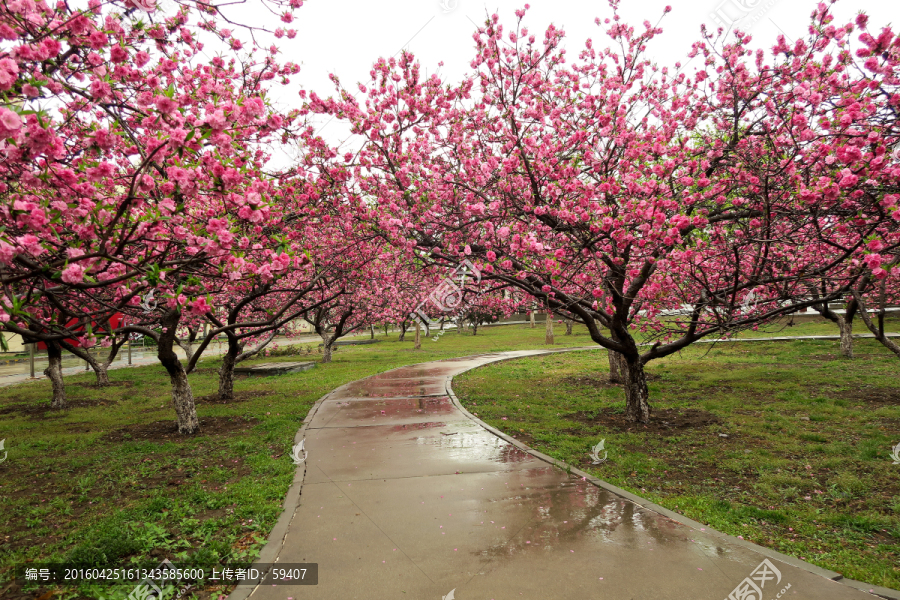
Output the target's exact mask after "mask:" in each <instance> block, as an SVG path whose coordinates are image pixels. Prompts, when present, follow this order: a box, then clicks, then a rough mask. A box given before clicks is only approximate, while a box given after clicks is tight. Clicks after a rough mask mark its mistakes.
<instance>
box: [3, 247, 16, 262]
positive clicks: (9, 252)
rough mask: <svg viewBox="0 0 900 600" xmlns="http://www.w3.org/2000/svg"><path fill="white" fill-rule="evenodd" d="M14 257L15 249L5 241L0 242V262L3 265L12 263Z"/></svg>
mask: <svg viewBox="0 0 900 600" xmlns="http://www.w3.org/2000/svg"><path fill="white" fill-rule="evenodd" d="M15 258H16V249H15V248H13V247H12V246H10V245H9V244H7V243H6V242H0V263H3V264H4V265H9V264H12V261H13V260H14V259H15Z"/></svg>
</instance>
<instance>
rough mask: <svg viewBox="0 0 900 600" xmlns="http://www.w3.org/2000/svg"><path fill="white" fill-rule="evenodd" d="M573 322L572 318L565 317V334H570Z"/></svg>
mask: <svg viewBox="0 0 900 600" xmlns="http://www.w3.org/2000/svg"><path fill="white" fill-rule="evenodd" d="M574 323H575V321H573V320H572V319H566V320H565V324H566V335H572V325H573V324H574Z"/></svg>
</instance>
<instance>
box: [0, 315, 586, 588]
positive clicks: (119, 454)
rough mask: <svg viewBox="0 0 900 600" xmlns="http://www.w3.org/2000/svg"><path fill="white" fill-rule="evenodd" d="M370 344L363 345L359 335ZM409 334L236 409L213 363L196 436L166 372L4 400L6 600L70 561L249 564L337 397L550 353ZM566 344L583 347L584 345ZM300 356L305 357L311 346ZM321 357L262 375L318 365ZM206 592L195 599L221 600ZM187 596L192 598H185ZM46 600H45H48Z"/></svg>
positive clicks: (536, 342) (487, 335) (496, 339)
mask: <svg viewBox="0 0 900 600" xmlns="http://www.w3.org/2000/svg"><path fill="white" fill-rule="evenodd" d="M361 337H362V339H365V338H366V337H368V336H361ZM412 337H413V334H412V333H409V334H407V337H406V340H407V341H405V342H402V343H401V342H397V341H396V340H397V334H396V333H391V334H390V336H389V337H384V336H383V334H382V335H378V334H376V338H378V339H381V340H382V341H381V343H378V344H373V345H366V346H357V347H342V348H340V349H339V350H338V351H337V352H336V353H335V354H334V361H333V362H332V363H331V364H327V365H323V364H319V365H317V366H316V368H315V369H312V370H311V371H306V372H303V373H298V374H294V375H283V376H279V377H267V378H261V377H256V378H250V379H240V378H239V379H237V381H236V383H235V391H236V393H237V398H236V400H237V401H236V402H232V403H228V404H222V403H218V402H217V401H216V399H215V398H214V397H213V395H214V394H215V393H216V391H217V374H216V372H215V370H216V368H217V367H218V361H217V360H206V361H203V362H201V364H200V368H199V370H198V372H195V373H194V374H192V375H191V376H190V380H191V385H192V386H193V390H194V395H195V397H196V398H197V411H198V413H199V416H200V419H201V428H202V431H201V434H200V435H199V436H196V437H192V438H187V439H185V438H179V437H178V436H177V435H173V434H171V433H170V432H168V431H167V430H169V429H171V428H172V423H173V422H174V411H173V409H172V407H171V400H170V386H169V381H168V377H167V376H166V374H165V371H164V370H163V369H162V367H160V366H148V367H136V368H130V369H118V370H113V371H110V378H111V379H112V382H113V386H112V387H108V388H103V389H97V388H95V387H94V386H93V384H94V377H93V375H92V374H85V375H78V376H72V377H67V378H66V384H67V394H68V397H69V401H70V404H71V408H69V409H68V410H65V411H52V410H50V409H49V398H50V385H49V382H47V381H40V382H36V383H28V384H24V385H19V386H13V387H10V388H3V389H0V439H5V440H6V451H8V458H7V460H6V461H5V462H3V463H2V464H0V597H4V598H29V599H32V598H36V597H39V596H41V594H42V593H44V592H45V591H49V590H46V589H44V588H40V587H38V586H35V587H33V588H28V589H24V590H23V589H19V588H18V587H17V586H13V587H10V581H9V578H10V576H11V568H12V567H13V566H15V565H21V564H22V563H23V561H29V560H30V561H35V562H40V561H48V560H62V559H65V560H66V561H68V562H72V563H77V564H82V565H85V566H103V565H109V566H121V565H127V564H130V563H132V562H134V561H142V562H146V561H148V560H151V561H152V563H153V566H156V564H158V563H159V562H160V561H161V560H162V559H163V558H169V559H170V560H173V562H176V563H177V562H178V561H179V560H182V561H183V560H184V559H185V558H186V557H188V556H190V557H191V558H192V562H193V563H197V562H205V563H207V564H209V565H212V564H215V563H216V562H218V561H220V560H223V559H224V558H226V557H227V558H228V560H229V561H232V562H234V561H237V560H240V559H241V558H244V557H248V556H254V555H255V553H257V552H258V550H259V548H260V547H261V545H262V543H263V541H264V540H265V538H266V537H267V535H268V533H269V531H270V530H271V528H272V526H273V525H274V523H275V521H276V519H277V517H278V515H279V514H280V512H281V507H282V503H283V499H284V495H285V493H286V492H287V489H288V487H289V485H290V482H291V480H292V478H293V473H294V465H293V464H292V462H291V458H290V450H291V444H292V443H293V439H294V434H295V433H296V431H297V429H298V428H299V427H300V424H301V422H302V421H303V419H304V417H305V416H306V414H307V411H308V410H309V408H310V407H311V406H312V405H313V404H314V403H315V401H316V400H317V399H318V398H319V397H321V396H322V395H324V394H325V393H327V392H329V391H330V390H332V389H334V388H336V387H338V386H340V385H342V384H344V383H347V382H349V381H353V380H356V379H359V378H361V377H366V376H368V375H372V374H375V373H379V372H381V371H385V370H387V369H391V368H394V367H398V366H402V365H407V364H413V363H418V362H424V361H430V360H439V359H442V358H449V357H454V356H464V355H468V354H478V353H483V352H493V351H503V350H512V349H521V348H540V347H542V346H543V341H544V331H543V329H542V328H540V327H538V328H536V329H530V328H526V327H523V326H508V327H498V328H479V331H478V335H477V336H475V337H472V336H471V335H465V336H463V335H460V334H458V333H456V332H455V331H449V332H447V333H445V334H444V335H443V336H441V337H440V338H439V339H438V341H437V342H433V341H432V340H431V339H429V338H425V337H424V336H423V339H422V349H421V350H419V351H414V350H413V342H412ZM557 341H558V343H559V345H560V346H562V345H576V344H582V345H585V344H589V343H590V341H589V340H588V339H587V337H586V336H585V335H581V336H561V337H560V338H559V339H558V340H557ZM303 346H304V348H305V347H306V346H307V344H303ZM319 358H320V355H318V354H316V353H313V355H312V356H302V357H299V358H298V357H296V356H278V357H265V358H259V359H258V360H255V361H248V363H246V364H253V363H254V362H271V361H290V360H317V359H319ZM133 588H134V585H133V584H132V585H124V586H117V587H113V588H109V587H100V586H97V585H88V584H85V585H82V586H81V587H80V588H79V589H69V590H62V591H61V594H60V595H58V596H56V598H63V599H65V598H74V597H88V598H99V597H101V596H103V597H106V598H124V597H125V596H127V594H128V593H130V591H131V590H132V589H133ZM221 591H222V590H215V589H213V588H208V589H206V590H204V591H201V592H199V593H197V594H195V596H194V597H197V598H209V597H217V596H218V592H221ZM186 597H191V596H190V595H189V596H186ZM45 600H46V598H45Z"/></svg>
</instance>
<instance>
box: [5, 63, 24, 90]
mask: <svg viewBox="0 0 900 600" xmlns="http://www.w3.org/2000/svg"><path fill="white" fill-rule="evenodd" d="M18 75H19V65H17V64H16V61H14V60H12V59H11V58H4V59H3V60H0V90H8V89H9V88H11V87H12V85H13V83H15V81H16V78H17V77H18Z"/></svg>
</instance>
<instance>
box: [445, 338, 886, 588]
mask: <svg viewBox="0 0 900 600" xmlns="http://www.w3.org/2000/svg"><path fill="white" fill-rule="evenodd" d="M823 327H824V326H820V325H816V324H809V325H802V326H795V327H793V328H791V331H789V332H787V334H789V335H809V334H811V332H812V330H814V329H820V328H823ZM894 329H895V330H896V328H894ZM816 333H818V332H816ZM824 333H833V328H832V329H831V330H830V331H824ZM856 352H857V358H854V359H852V360H846V359H842V358H841V357H840V356H839V353H838V344H837V342H836V341H835V342H831V341H797V342H758V343H752V344H717V345H702V346H701V345H697V346H694V347H692V348H689V349H687V350H685V351H683V352H681V353H680V354H677V355H674V356H671V357H668V358H666V359H663V360H659V361H656V362H652V363H650V366H649V367H648V369H647V371H648V374H649V376H650V379H651V381H650V390H651V402H652V406H653V410H654V415H653V416H654V418H653V421H652V423H651V424H650V425H649V426H646V427H645V426H635V425H633V424H628V423H626V422H625V421H624V418H623V413H624V399H623V393H622V390H621V388H620V387H619V386H614V385H610V384H609V382H608V363H607V358H606V353H605V352H603V351H599V352H594V351H592V352H574V353H566V354H560V355H553V356H544V357H532V358H525V359H520V360H515V361H510V362H505V363H499V364H496V365H489V366H486V367H482V368H480V369H477V370H474V371H470V372H469V373H466V374H463V375H462V376H459V377H457V378H455V380H454V384H453V387H454V390H455V391H456V393H457V394H458V395H459V397H460V399H461V401H462V402H463V403H464V404H465V405H466V406H467V408H469V410H471V411H473V412H475V413H477V415H478V416H479V417H480V418H482V419H484V420H485V421H486V422H488V423H490V424H491V425H493V426H495V427H497V428H499V429H502V430H503V431H505V432H507V433H508V434H510V435H514V436H516V437H517V439H519V440H522V441H523V442H524V443H526V444H528V445H530V446H532V447H534V448H536V449H538V450H540V451H542V452H544V453H546V454H549V455H551V456H554V457H556V458H558V459H561V460H564V461H566V462H568V463H569V464H572V465H575V466H578V467H580V468H582V469H584V470H587V471H589V472H591V473H592V474H594V475H596V476H597V477H600V478H602V479H604V480H606V481H608V482H610V483H612V484H614V485H617V486H620V487H622V488H624V489H626V490H629V491H631V492H633V493H635V494H638V495H640V496H642V497H644V498H647V499H649V500H651V501H653V502H656V503H658V504H660V505H662V506H665V507H667V508H669V509H671V510H674V511H677V512H680V513H682V514H684V515H686V516H688V517H690V518H692V519H695V520H697V521H700V522H702V523H706V524H709V525H710V526H712V527H714V528H716V529H718V530H720V531H724V532H726V533H729V534H732V535H736V536H743V538H744V539H746V540H750V541H753V542H755V543H758V544H761V545H763V546H767V547H770V548H773V549H775V550H778V551H780V552H783V553H785V554H790V555H793V556H797V557H800V558H802V559H804V560H807V561H809V562H812V563H814V564H816V565H819V566H821V567H825V568H828V569H833V570H835V571H838V572H840V573H842V574H843V575H844V576H845V577H848V578H852V579H857V580H862V581H865V582H868V583H870V584H876V585H881V586H886V587H889V588H893V589H900V465H893V464H892V460H891V458H890V450H891V448H892V447H893V446H894V445H895V444H897V443H898V442H900V381H898V379H897V373H898V371H900V369H898V367H900V363H898V360H897V358H896V356H894V355H893V354H890V353H889V352H888V351H887V350H886V349H884V348H883V347H882V346H881V345H879V344H878V343H877V342H874V341H871V340H867V341H858V342H857V346H856ZM601 439H605V440H606V449H607V450H608V452H609V454H608V456H609V458H608V461H607V462H605V463H603V464H600V465H597V466H593V465H591V460H590V459H589V458H588V452H589V450H590V448H591V447H592V446H593V445H594V444H596V443H597V442H599V441H600V440H601ZM601 455H602V453H601Z"/></svg>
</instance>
